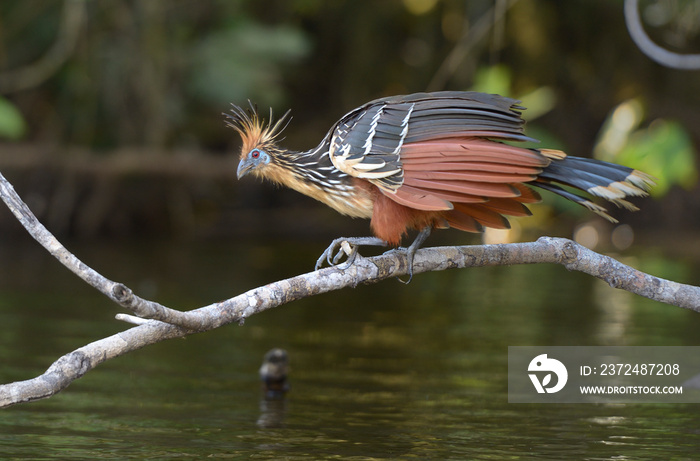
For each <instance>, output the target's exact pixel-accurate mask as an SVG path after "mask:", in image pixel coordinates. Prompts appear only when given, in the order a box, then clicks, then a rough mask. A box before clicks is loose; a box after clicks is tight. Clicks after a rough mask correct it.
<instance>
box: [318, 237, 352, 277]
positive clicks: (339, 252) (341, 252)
mask: <svg viewBox="0 0 700 461" xmlns="http://www.w3.org/2000/svg"><path fill="white" fill-rule="evenodd" d="M358 254H359V253H358V251H357V245H352V244H351V243H349V242H348V241H347V239H345V238H337V239H335V240H333V241H332V242H331V244H330V245H329V246H328V248H326V250H325V251H324V252H323V254H321V257H320V258H318V260H317V261H316V270H318V269H320V268H321V267H322V266H323V265H324V264H328V265H329V266H330V267H335V268H337V269H340V270H345V269H347V268H348V267H350V266H351V265H352V263H353V262H355V258H357V255H358ZM343 256H347V259H346V260H345V261H344V262H342V263H341V262H340V260H341V259H342V258H343Z"/></svg>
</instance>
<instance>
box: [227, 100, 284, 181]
mask: <svg viewBox="0 0 700 461" xmlns="http://www.w3.org/2000/svg"><path fill="white" fill-rule="evenodd" d="M224 115H225V116H226V117H227V120H226V124H227V125H228V126H230V127H231V128H233V129H234V130H236V131H238V133H239V134H240V135H241V140H242V141H243V146H242V148H241V160H240V163H239V164H238V171H237V175H238V179H241V178H242V177H243V176H245V175H247V174H248V173H254V174H255V175H256V176H260V177H268V178H270V179H274V176H275V174H274V173H275V170H276V168H275V166H277V165H276V163H277V162H276V159H277V158H278V156H279V154H281V153H283V152H284V151H283V150H282V149H280V148H279V147H277V145H276V141H277V138H278V137H279V135H280V133H281V132H282V130H284V128H285V127H286V126H287V125H286V124H287V123H289V117H288V116H289V111H287V113H285V114H284V115H283V116H282V117H281V118H280V119H279V120H277V121H276V122H274V123H273V120H272V109H270V118H269V121H268V122H266V121H265V120H264V119H263V118H261V117H260V116H259V115H258V112H257V110H256V108H255V106H253V105H252V104H251V108H250V109H249V110H247V111H246V110H243V109H242V108H240V107H238V106H236V105H232V110H231V113H230V114H224Z"/></svg>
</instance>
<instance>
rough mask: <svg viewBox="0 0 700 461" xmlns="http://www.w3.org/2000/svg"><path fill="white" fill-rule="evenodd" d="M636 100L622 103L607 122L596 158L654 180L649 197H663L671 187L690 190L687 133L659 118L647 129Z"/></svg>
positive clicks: (691, 158) (693, 176)
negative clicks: (645, 174)
mask: <svg viewBox="0 0 700 461" xmlns="http://www.w3.org/2000/svg"><path fill="white" fill-rule="evenodd" d="M644 119H645V110H644V105H643V104H642V102H641V101H640V100H639V99H632V100H629V101H625V102H623V103H622V104H620V105H619V106H617V107H616V108H615V109H614V110H612V111H611V112H610V115H609V116H608V118H607V119H606V121H605V123H604V124H603V127H602V129H601V133H600V136H599V140H598V143H597V144H596V147H595V149H594V153H595V156H596V157H597V158H599V159H601V160H606V161H609V162H616V163H621V164H623V165H633V166H634V167H635V168H637V169H639V170H642V171H645V172H646V173H648V174H651V175H652V176H654V177H655V178H656V186H655V187H654V189H652V192H651V193H652V195H655V196H658V197H660V196H663V195H664V194H666V193H667V192H668V191H669V189H670V188H671V187H672V186H674V185H679V186H682V187H684V188H686V189H690V188H691V187H693V186H694V185H695V184H696V182H697V178H698V173H697V169H696V167H695V157H696V153H695V149H694V148H693V144H692V141H691V138H690V135H689V134H688V131H687V130H686V129H685V128H684V127H683V126H682V125H681V124H680V123H679V122H677V121H675V120H668V119H663V118H659V119H656V120H653V121H652V122H651V123H649V124H648V125H647V126H642V124H643V122H644Z"/></svg>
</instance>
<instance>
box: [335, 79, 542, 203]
mask: <svg viewBox="0 0 700 461" xmlns="http://www.w3.org/2000/svg"><path fill="white" fill-rule="evenodd" d="M517 104H518V101H515V100H513V99H509V98H505V97H502V96H498V95H490V94H484V93H474V92H439V93H418V94H413V95H408V96H397V97H391V98H384V99H378V100H376V101H372V102H369V103H367V104H365V105H364V106H362V107H359V108H357V109H355V110H354V111H352V112H350V113H348V114H347V115H345V116H344V117H343V118H342V119H341V120H340V121H339V122H338V123H337V124H336V125H335V126H334V127H333V129H332V130H331V132H329V134H328V136H329V142H330V148H329V152H330V158H331V161H332V162H333V164H334V165H335V167H336V168H338V169H339V170H341V171H343V172H344V173H347V174H348V175H350V176H354V177H357V178H363V179H366V180H368V181H370V182H372V183H373V184H375V185H376V186H378V187H379V189H380V190H381V191H382V192H383V193H384V194H385V195H387V196H388V197H390V198H391V199H393V200H394V201H396V202H398V203H400V204H402V205H406V206H410V207H412V208H417V209H421V210H450V209H452V208H453V202H458V203H483V202H485V201H487V200H490V199H491V198H493V199H496V198H498V199H501V198H512V197H519V196H521V195H522V191H521V190H520V188H517V187H514V186H513V184H514V183H517V182H522V181H532V180H533V179H534V178H535V177H536V175H537V174H538V173H539V172H540V171H541V168H542V167H543V166H545V165H546V164H548V163H549V160H547V159H546V158H545V157H544V156H542V155H541V154H539V152H537V151H532V150H529V149H523V148H518V147H512V146H508V145H505V144H502V143H498V142H494V141H490V140H489V139H499V140H514V141H533V139H531V138H528V137H527V136H525V135H524V134H523V123H524V122H523V120H522V118H521V117H520V112H519V110H520V109H522V108H521V107H519V106H518V105H517Z"/></svg>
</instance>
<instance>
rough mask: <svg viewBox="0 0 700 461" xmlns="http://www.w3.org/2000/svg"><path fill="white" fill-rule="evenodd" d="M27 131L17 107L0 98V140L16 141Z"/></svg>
mask: <svg viewBox="0 0 700 461" xmlns="http://www.w3.org/2000/svg"><path fill="white" fill-rule="evenodd" d="M26 131H27V126H26V123H25V122H24V117H22V114H21V112H20V111H19V110H17V107H15V105H14V104H12V103H11V102H10V101H8V100H7V99H5V98H3V97H2V96H0V138H6V139H12V140H17V139H20V138H21V137H22V136H24V134H25V132H26Z"/></svg>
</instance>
